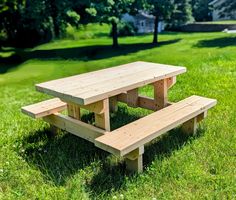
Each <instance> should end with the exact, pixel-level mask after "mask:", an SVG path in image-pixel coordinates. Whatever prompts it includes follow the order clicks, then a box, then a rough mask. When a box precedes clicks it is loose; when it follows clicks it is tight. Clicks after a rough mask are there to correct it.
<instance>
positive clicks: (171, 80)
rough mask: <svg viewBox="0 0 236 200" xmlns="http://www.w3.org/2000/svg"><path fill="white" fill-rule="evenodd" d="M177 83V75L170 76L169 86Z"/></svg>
mask: <svg viewBox="0 0 236 200" xmlns="http://www.w3.org/2000/svg"><path fill="white" fill-rule="evenodd" d="M175 84H176V76H174V77H170V78H168V79H167V88H168V89H169V88H171V87H172V86H173V85H175Z"/></svg>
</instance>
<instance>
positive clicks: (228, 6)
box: [218, 0, 236, 17]
mask: <svg viewBox="0 0 236 200" xmlns="http://www.w3.org/2000/svg"><path fill="white" fill-rule="evenodd" d="M218 9H220V10H221V12H220V15H221V17H232V14H233V12H235V11H236V1H232V0H225V1H223V2H222V4H220V5H219V7H218Z"/></svg>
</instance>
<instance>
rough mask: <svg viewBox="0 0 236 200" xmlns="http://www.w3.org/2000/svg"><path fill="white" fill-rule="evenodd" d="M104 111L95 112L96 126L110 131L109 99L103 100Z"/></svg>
mask: <svg viewBox="0 0 236 200" xmlns="http://www.w3.org/2000/svg"><path fill="white" fill-rule="evenodd" d="M101 103H102V106H103V110H104V112H103V113H101V114H97V113H95V126H97V127H99V128H102V129H105V130H107V131H110V114H109V99H105V100H102V101H101Z"/></svg>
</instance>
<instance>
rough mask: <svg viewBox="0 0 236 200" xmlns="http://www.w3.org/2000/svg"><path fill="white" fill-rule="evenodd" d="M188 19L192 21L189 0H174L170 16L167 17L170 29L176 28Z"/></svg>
mask: <svg viewBox="0 0 236 200" xmlns="http://www.w3.org/2000/svg"><path fill="white" fill-rule="evenodd" d="M189 21H193V19H192V7H191V4H190V0H174V8H173V11H172V13H171V17H170V18H169V19H167V22H169V23H168V26H169V27H170V28H171V29H178V28H179V27H180V26H181V25H184V24H186V23H187V22H189Z"/></svg>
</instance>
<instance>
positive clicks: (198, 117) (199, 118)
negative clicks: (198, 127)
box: [197, 111, 207, 122]
mask: <svg viewBox="0 0 236 200" xmlns="http://www.w3.org/2000/svg"><path fill="white" fill-rule="evenodd" d="M206 117H207V111H205V112H203V113H201V114H200V115H198V116H197V122H200V121H202V120H203V119H205V118H206Z"/></svg>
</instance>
